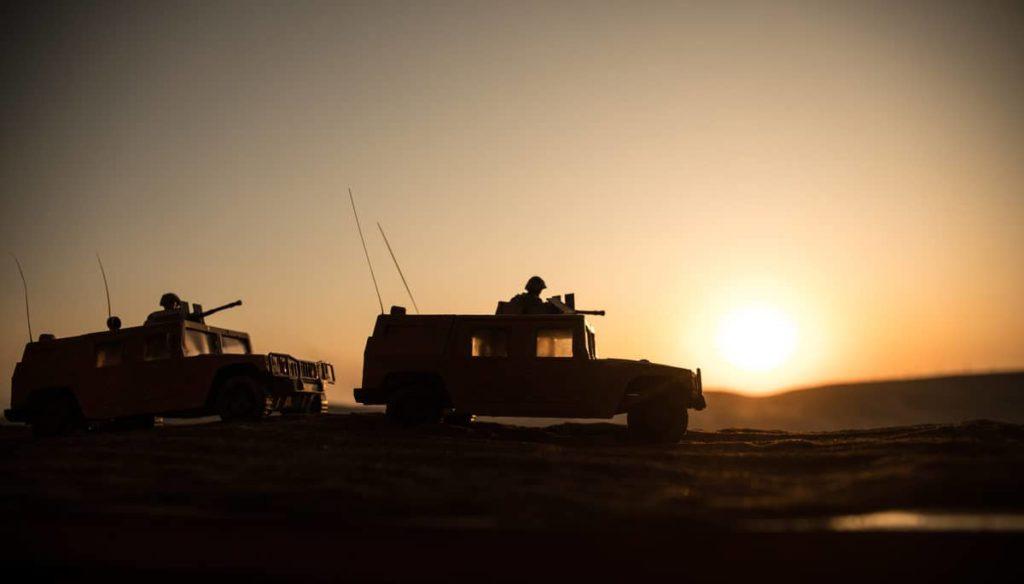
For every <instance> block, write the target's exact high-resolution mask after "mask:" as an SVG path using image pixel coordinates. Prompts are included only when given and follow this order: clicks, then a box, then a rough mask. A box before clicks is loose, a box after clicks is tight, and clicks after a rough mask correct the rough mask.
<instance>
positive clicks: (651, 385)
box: [354, 297, 706, 442]
mask: <svg viewBox="0 0 1024 584" xmlns="http://www.w3.org/2000/svg"><path fill="white" fill-rule="evenodd" d="M549 301H551V302H552V304H554V305H555V306H559V307H561V308H562V309H563V310H564V312H563V313H562V314H528V315H522V314H497V315H422V316H420V315H415V316H414V315H408V314H406V313H405V310H404V309H403V308H401V307H393V308H392V309H391V313H390V314H382V315H380V316H378V317H377V322H376V325H375V326H374V329H373V335H372V336H370V337H369V338H368V339H367V341H366V350H365V354H364V359H363V378H362V387H361V388H357V389H355V390H354V394H355V400H356V401H357V402H359V403H362V404H367V405H370V404H377V405H386V406H387V410H386V411H387V415H388V416H389V417H390V418H393V419H395V420H397V421H398V422H400V423H402V424H405V425H413V424H420V423H425V422H436V421H440V420H441V419H442V418H446V419H447V420H449V421H452V422H467V421H469V420H471V419H472V416H473V415H488V416H524V417H558V418H611V417H612V416H614V415H616V414H621V413H625V414H627V418H628V425H629V432H630V433H631V434H632V435H633V436H635V437H636V438H638V439H641V440H644V441H658V442H675V441H678V440H679V439H680V438H681V437H682V436H683V434H685V432H686V427H687V423H688V413H687V410H688V409H691V408H692V409H697V410H701V409H704V408H705V405H706V404H705V400H704V394H703V387H702V383H701V374H700V370H699V369H697V370H696V371H692V370H689V369H681V368H677V367H670V366H667V365H657V364H654V363H650V362H648V361H631V360H626V359H599V358H598V357H597V350H596V346H595V344H596V337H595V334H594V329H593V328H592V327H591V326H590V324H589V323H588V322H587V320H586V318H587V314H584V313H582V312H583V311H580V312H577V311H576V310H575V308H574V307H573V306H566V304H563V303H562V302H561V301H560V299H558V298H557V297H555V298H552V299H549ZM503 304H504V303H503ZM569 304H570V305H571V304H573V303H572V302H571V301H570V302H569ZM498 310H499V312H504V307H502V306H500V305H499V308H498ZM595 312H596V311H595Z"/></svg>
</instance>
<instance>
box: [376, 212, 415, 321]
mask: <svg viewBox="0 0 1024 584" xmlns="http://www.w3.org/2000/svg"><path fill="white" fill-rule="evenodd" d="M377 229H380V236H381V237H383V238H384V245H386V246H388V253H389V254H391V261H393V262H395V269H396V270H398V275H399V276H400V277H401V278H402V284H403V285H404V286H405V291H406V292H408V293H409V300H412V307H413V308H415V309H416V314H419V313H420V307H419V306H417V305H416V299H415V298H413V297H412V290H410V289H409V283H408V282H406V281H405V274H403V273H402V267H401V266H399V265H398V258H396V257H395V252H394V251H392V250H391V244H390V243H388V236H387V235H384V228H383V227H381V226H380V221H378V222H377Z"/></svg>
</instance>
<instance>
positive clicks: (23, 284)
mask: <svg viewBox="0 0 1024 584" xmlns="http://www.w3.org/2000/svg"><path fill="white" fill-rule="evenodd" d="M11 257H12V258H14V263H15V264H17V266H18V274H20V275H21V287H22V288H23V289H24V290H25V320H26V321H28V342H30V343H31V342H32V338H33V337H32V314H31V312H30V311H29V309H28V282H27V281H25V271H24V270H22V269H21V262H19V261H18V256H16V255H14V254H13V253H12V254H11Z"/></svg>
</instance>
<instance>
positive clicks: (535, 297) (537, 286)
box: [498, 276, 559, 314]
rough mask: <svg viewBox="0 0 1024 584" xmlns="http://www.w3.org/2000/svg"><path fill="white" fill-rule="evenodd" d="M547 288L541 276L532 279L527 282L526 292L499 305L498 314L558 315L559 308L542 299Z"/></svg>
mask: <svg viewBox="0 0 1024 584" xmlns="http://www.w3.org/2000/svg"><path fill="white" fill-rule="evenodd" d="M547 287H548V286H547V284H545V283H544V279H543V278H541V277H540V276H533V277H531V278H530V279H529V280H527V282H526V291H525V292H520V293H519V294H516V295H515V296H513V297H512V299H511V300H509V301H508V302H500V303H498V314H558V313H559V310H558V309H557V308H555V307H554V306H552V305H551V304H550V303H549V302H545V301H544V300H542V299H541V297H540V293H541V292H542V291H544V289H545V288H547Z"/></svg>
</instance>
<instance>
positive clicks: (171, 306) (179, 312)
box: [146, 292, 188, 325]
mask: <svg viewBox="0 0 1024 584" xmlns="http://www.w3.org/2000/svg"><path fill="white" fill-rule="evenodd" d="M160 307H161V308H163V310H158V311H156V312H153V313H150V315H149V316H147V317H146V324H147V325H148V324H157V323H160V322H167V321H168V320H176V319H183V318H185V317H186V316H187V313H188V305H187V304H185V303H184V302H182V301H181V298H178V295H177V294H175V293H173V292H168V293H166V294H164V295H163V296H161V297H160Z"/></svg>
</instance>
